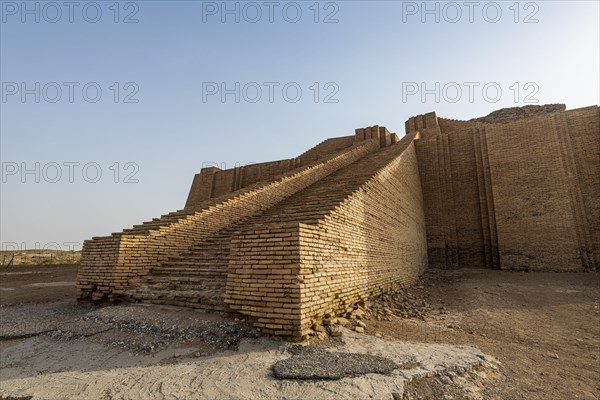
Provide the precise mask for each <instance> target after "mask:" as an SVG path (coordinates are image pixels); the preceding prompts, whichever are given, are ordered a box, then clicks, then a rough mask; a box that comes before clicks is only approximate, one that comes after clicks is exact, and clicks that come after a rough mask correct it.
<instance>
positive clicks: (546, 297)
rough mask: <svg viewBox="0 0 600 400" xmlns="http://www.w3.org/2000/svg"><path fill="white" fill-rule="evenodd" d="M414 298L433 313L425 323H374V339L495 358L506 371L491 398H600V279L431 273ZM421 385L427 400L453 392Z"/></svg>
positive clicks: (488, 392) (491, 387) (487, 394)
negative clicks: (459, 347) (466, 348)
mask: <svg viewBox="0 0 600 400" xmlns="http://www.w3.org/2000/svg"><path fill="white" fill-rule="evenodd" d="M412 292H413V293H416V294H417V297H419V295H420V296H422V298H424V299H425V300H426V303H428V304H429V307H430V308H431V311H430V312H429V313H427V316H426V317H425V318H424V319H425V320H424V321H423V320H421V319H397V318H393V319H392V320H391V321H373V322H372V323H370V324H368V327H367V330H366V332H367V333H370V334H381V335H384V336H389V337H393V338H396V339H401V340H415V341H419V342H444V343H452V344H468V345H471V346H475V347H477V348H479V349H480V350H481V351H482V352H483V353H485V354H488V355H492V356H494V357H495V358H496V359H498V360H499V361H500V362H501V365H502V366H501V368H500V369H499V373H498V374H496V376H494V377H493V378H494V379H487V380H486V381H485V382H484V386H485V387H484V390H483V393H484V398H486V399H487V398H489V399H540V400H541V399H544V400H545V399H599V398H600V274H598V273H552V272H551V273H533V272H531V273H527V272H505V271H493V270H484V269H481V270H480V269H477V270H472V269H462V270H457V271H430V272H429V273H428V274H427V276H426V279H425V280H424V282H423V283H422V284H421V285H420V286H419V287H418V288H415V289H413V290H412ZM414 386H415V387H414V390H415V391H416V392H417V393H418V394H420V395H421V396H424V397H422V398H432V399H433V398H439V397H438V396H439V395H440V393H447V392H452V388H446V389H447V390H444V388H441V389H442V390H440V384H439V381H437V380H424V381H422V382H415V383H414ZM409 391H410V390H409ZM459 395H460V394H459ZM415 398H419V397H418V396H415ZM455 398H461V397H455Z"/></svg>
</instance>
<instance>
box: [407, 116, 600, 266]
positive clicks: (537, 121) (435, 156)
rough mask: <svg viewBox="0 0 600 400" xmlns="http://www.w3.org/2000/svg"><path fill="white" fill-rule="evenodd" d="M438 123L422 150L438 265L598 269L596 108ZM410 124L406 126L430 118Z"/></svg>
mask: <svg viewBox="0 0 600 400" xmlns="http://www.w3.org/2000/svg"><path fill="white" fill-rule="evenodd" d="M560 109H564V107H558V106H556V105H552V106H551V107H542V108H540V109H539V110H538V111H535V110H533V109H531V110H529V109H528V111H527V112H526V113H525V114H526V115H533V116H529V117H526V118H521V119H515V120H513V121H511V122H507V115H515V116H519V115H521V114H522V113H521V112H520V111H515V110H512V109H511V110H508V111H507V112H509V114H507V113H497V114H494V115H496V116H497V118H496V117H494V118H495V119H496V120H501V121H502V123H496V124H485V123H482V122H480V121H481V120H483V119H478V120H473V121H456V120H448V119H442V118H438V119H437V121H438V123H439V133H438V134H430V135H429V136H427V135H425V136H423V137H422V138H421V139H420V140H418V141H417V142H416V149H417V154H418V158H419V170H420V173H421V183H422V187H423V198H424V202H425V215H426V217H425V218H426V224H427V238H428V244H429V245H428V251H429V260H430V264H431V265H432V266H436V267H442V268H448V267H458V266H461V267H465V266H466V267H469V266H475V267H478V266H488V267H494V268H518V269H522V268H526V269H539V270H581V269H594V268H597V265H598V263H599V261H598V260H599V258H598V255H597V254H598V253H597V248H598V245H597V243H598V229H597V226H599V221H600V220H599V219H598V215H599V213H600V211H599V209H600V206H599V203H598V198H600V190H599V188H598V185H600V183H599V182H600V179H599V176H600V173H599V168H600V167H599V165H600V158H599V157H600V156H599V154H600V151H598V148H599V147H600V140H599V136H600V134H599V133H598V132H599V129H600V128H599V118H598V107H587V108H584V109H579V110H571V111H560ZM428 115H429V120H428V121H429V122H428V123H427V122H425V123H424V122H421V123H419V121H424V120H425V117H424V116H418V117H413V118H412V119H411V120H409V121H407V127H409V128H410V129H415V128H414V127H418V126H419V124H420V126H425V127H424V128H421V129H424V130H427V131H428V132H430V133H432V132H435V129H433V128H432V124H433V122H432V121H433V118H431V116H430V114H428Z"/></svg>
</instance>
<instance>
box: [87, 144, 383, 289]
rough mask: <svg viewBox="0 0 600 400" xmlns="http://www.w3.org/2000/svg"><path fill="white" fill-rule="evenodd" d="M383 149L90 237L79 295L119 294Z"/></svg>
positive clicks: (362, 148)
mask: <svg viewBox="0 0 600 400" xmlns="http://www.w3.org/2000/svg"><path fill="white" fill-rule="evenodd" d="M378 148H379V145H378V143H375V142H374V141H366V142H363V143H360V144H358V145H356V146H353V147H351V148H349V149H348V150H346V151H344V152H341V153H340V154H337V155H334V156H331V157H330V158H326V159H324V160H323V161H318V162H315V163H313V164H311V165H309V166H307V167H305V168H302V169H299V170H294V171H293V172H291V173H289V174H287V175H283V176H281V177H280V178H279V179H277V180H275V181H272V182H270V183H266V184H262V185H261V184H257V185H256V186H255V187H254V186H251V187H248V188H246V189H244V190H242V191H240V192H234V193H233V194H232V196H231V197H229V198H226V199H224V200H223V201H220V202H214V203H208V205H207V206H206V207H205V208H204V209H201V210H198V211H196V212H192V213H189V214H187V215H185V216H183V217H181V218H179V219H176V220H174V221H173V222H170V223H167V224H165V225H159V226H158V228H156V229H151V230H142V229H139V230H132V231H131V232H123V233H118V234H113V236H110V237H106V238H94V239H93V240H91V241H85V242H84V246H83V252H82V258H81V266H80V269H79V275H78V279H77V289H78V297H79V298H93V299H101V298H105V297H107V298H114V297H118V296H121V295H123V294H124V292H125V290H126V289H127V288H128V287H129V286H130V285H135V284H136V283H137V281H138V279H139V278H140V277H142V276H144V275H145V274H147V272H148V271H149V269H150V268H152V267H154V266H157V265H158V264H159V263H160V262H161V261H165V260H168V259H172V258H174V257H177V256H178V255H180V254H181V253H183V252H184V251H186V250H187V249H188V248H189V247H190V246H191V245H193V244H194V243H197V242H199V241H201V240H203V239H204V238H206V237H208V236H210V235H211V234H213V233H214V232H217V231H219V230H221V229H223V228H224V227H226V226H228V225H231V224H232V223H234V222H236V221H239V220H241V219H243V218H246V217H248V216H250V215H253V214H254V213H257V212H259V211H261V210H265V209H267V208H269V207H271V206H273V205H274V204H276V203H277V202H279V201H281V200H283V199H285V198H286V197H289V196H290V195H292V194H294V193H296V192H298V191H300V190H302V189H304V188H306V187H307V186H309V185H311V184H313V183H315V182H317V181H318V180H320V179H322V178H323V177H325V176H327V175H329V174H331V173H333V172H334V171H336V170H338V169H340V168H343V167H344V166H347V165H349V164H352V163H353V162H356V161H357V160H359V159H360V158H362V157H364V156H365V155H367V154H369V153H372V152H373V151H375V150H377V149H378Z"/></svg>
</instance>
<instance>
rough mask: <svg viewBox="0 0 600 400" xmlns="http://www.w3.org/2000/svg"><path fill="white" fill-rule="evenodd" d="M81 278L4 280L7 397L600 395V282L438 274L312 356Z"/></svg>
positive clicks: (234, 323) (21, 270) (71, 271)
mask: <svg viewBox="0 0 600 400" xmlns="http://www.w3.org/2000/svg"><path fill="white" fill-rule="evenodd" d="M76 271H77V270H76V267H75V266H38V267H15V268H12V269H9V270H6V269H4V268H3V269H2V270H1V271H0V319H1V321H2V324H1V327H0V366H1V372H0V398H2V399H28V398H33V399H46V398H47V399H59V398H81V399H84V398H85V399H88V398H103V399H111V398H114V399H121V398H123V399H126V398H239V399H244V398H303V399H306V398H320V399H323V398H368V397H372V398H382V399H401V398H405V399H463V398H468V399H544V400H546V399H598V398H600V384H599V382H600V303H599V302H600V275H599V274H598V273H581V274H574V273H560V274H559V273H526V272H500V271H492V270H483V269H481V270H475V269H463V270H455V271H440V270H432V271H430V272H428V274H427V275H426V276H425V277H424V279H423V281H422V282H421V283H420V284H419V285H418V286H416V287H414V288H412V289H409V290H404V291H401V292H398V293H396V294H393V295H388V296H383V297H381V298H379V299H377V300H375V301H372V302H369V303H367V304H364V305H363V307H362V308H364V309H365V310H366V312H365V313H364V315H362V316H361V318H360V326H359V327H363V326H364V330H365V334H360V333H357V332H354V331H352V330H350V329H352V328H353V325H350V326H349V328H350V329H341V330H331V329H330V328H329V327H328V328H327V329H328V330H330V331H336V332H338V331H339V333H341V336H336V337H326V338H324V339H318V337H321V336H324V334H322V333H320V332H316V333H320V334H319V335H318V336H315V337H314V338H313V339H312V340H311V341H310V345H309V347H304V348H303V347H298V346H297V345H295V344H290V343H286V342H283V341H280V340H276V339H272V338H269V337H265V336H260V335H258V334H257V332H255V331H254V330H253V329H251V328H249V327H248V326H247V325H246V324H245V323H244V322H243V321H241V320H236V319H234V318H233V317H232V318H229V317H227V316H224V315H220V314H217V313H210V314H207V313H201V312H198V311H194V310H189V309H181V308H174V307H158V306H146V305H118V306H109V307H106V306H97V305H89V304H77V303H76V302H75V300H74V293H75V291H74V281H75V276H76ZM362 308H361V309H362ZM332 319H333V318H332ZM336 322H338V323H342V322H343V324H345V325H347V323H348V320H345V319H340V321H332V323H336ZM354 323H358V321H354ZM336 326H337V325H336ZM317 328H318V327H317ZM359 330H360V329H359ZM316 333H315V334H316ZM273 366H276V367H275V368H273ZM383 366H385V368H383ZM394 368H395V369H394ZM392 369H393V371H392V372H390V370H392ZM277 371H279V375H282V376H283V379H277V378H275V376H274V372H275V375H277ZM307 373H308V375H306V374H307ZM294 374H298V376H293V375H294ZM313 375H314V376H313ZM280 378H281V376H280ZM290 378H293V379H290ZM30 396H33V397H30Z"/></svg>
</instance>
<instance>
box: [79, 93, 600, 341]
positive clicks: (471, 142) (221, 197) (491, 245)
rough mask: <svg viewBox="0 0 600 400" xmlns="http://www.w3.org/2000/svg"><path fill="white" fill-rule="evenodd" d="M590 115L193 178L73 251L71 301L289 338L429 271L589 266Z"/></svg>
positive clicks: (447, 130)
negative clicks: (172, 314) (183, 190)
mask: <svg viewBox="0 0 600 400" xmlns="http://www.w3.org/2000/svg"><path fill="white" fill-rule="evenodd" d="M599 226H600V113H599V109H598V107H596V106H593V107H587V108H581V109H577V110H570V111H565V108H564V106H562V105H550V106H541V107H524V108H515V109H504V110H499V111H497V112H495V113H492V114H490V115H488V116H487V117H484V118H479V119H474V120H471V121H455V120H447V119H442V118H437V117H436V115H435V114H434V113H430V114H425V115H420V116H417V117H413V118H410V119H409V120H408V121H407V122H406V135H405V136H404V137H403V138H402V139H400V140H399V139H398V137H397V136H396V135H395V134H390V133H389V132H388V131H387V129H385V128H384V127H379V126H372V127H368V128H363V129H357V130H356V132H355V134H354V135H352V136H345V137H340V138H333V139H328V140H325V141H324V142H322V143H320V144H319V145H317V146H316V147H314V148H313V149H311V150H309V151H307V152H306V153H304V154H302V155H300V156H299V157H297V158H295V159H290V160H282V161H275V162H269V163H261V164H253V165H249V166H245V167H240V168H234V169H230V170H220V169H218V168H214V167H213V168H205V169H203V170H202V171H201V172H200V173H199V174H197V175H196V176H195V177H194V180H193V183H192V187H191V189H190V193H189V196H188V199H187V202H186V205H185V208H184V209H183V210H180V211H176V212H173V213H170V214H167V215H164V216H162V217H160V218H156V219H154V220H152V221H149V222H145V223H143V224H141V225H137V226H134V227H133V228H131V229H125V230H124V231H123V232H119V233H115V234H113V235H111V236H108V237H97V238H93V239H92V240H89V241H86V242H85V244H84V249H83V255H82V260H81V267H80V271H79V275H78V282H77V287H78V293H79V298H80V299H92V300H103V299H109V300H116V299H125V300H129V301H143V302H149V303H157V304H172V305H181V306H187V307H197V308H202V309H207V310H225V311H231V312H238V313H241V314H244V315H246V316H248V317H250V318H251V319H252V320H253V321H254V324H255V326H257V327H259V328H261V329H262V330H264V331H265V332H267V333H273V334H278V335H293V336H304V335H305V334H306V333H307V332H308V331H309V329H310V326H311V325H312V324H313V323H314V322H315V321H318V320H319V319H321V318H322V317H323V316H324V315H325V314H328V313H329V314H338V313H343V312H345V311H347V310H349V309H351V308H352V306H353V305H354V304H355V303H357V302H359V301H361V300H364V299H367V298H369V297H371V296H374V295H376V294H378V293H381V292H384V291H386V290H390V289H393V288H395V287H401V286H406V285H410V284H411V283H412V282H414V281H415V280H416V279H417V278H418V276H419V274H420V273H421V272H422V271H423V270H424V269H425V268H426V267H427V265H428V264H429V265H430V266H433V267H440V268H453V267H489V268H502V269H531V270H572V271H583V270H594V269H599V268H600V229H599V228H598V227H599Z"/></svg>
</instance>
